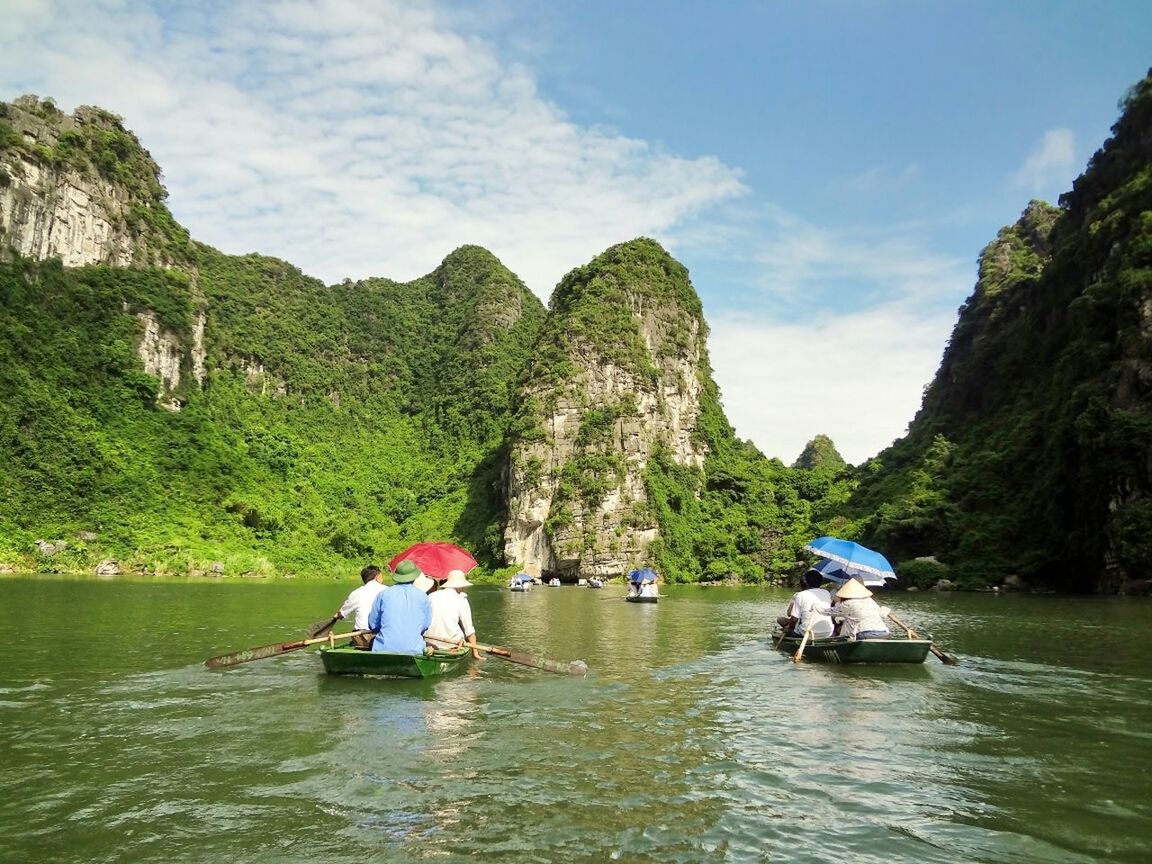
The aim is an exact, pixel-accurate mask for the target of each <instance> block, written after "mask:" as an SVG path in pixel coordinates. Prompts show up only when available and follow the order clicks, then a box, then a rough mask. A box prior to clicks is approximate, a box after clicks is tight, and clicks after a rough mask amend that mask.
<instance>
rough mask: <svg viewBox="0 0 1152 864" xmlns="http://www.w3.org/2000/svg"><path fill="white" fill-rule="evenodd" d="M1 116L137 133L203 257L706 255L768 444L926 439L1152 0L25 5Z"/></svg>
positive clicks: (403, 262)
mask: <svg viewBox="0 0 1152 864" xmlns="http://www.w3.org/2000/svg"><path fill="white" fill-rule="evenodd" d="M0 5H2V6H3V14H0V100H4V101H10V100H12V99H14V98H15V97H17V96H19V95H21V94H25V93H35V94H37V95H39V96H41V97H52V98H53V99H54V100H55V101H56V104H57V105H58V106H59V107H61V108H62V109H64V110H65V111H71V110H73V109H74V108H75V107H76V106H78V105H99V106H101V107H104V108H107V109H109V110H111V111H113V112H115V113H117V114H119V115H121V116H122V117H123V118H124V120H125V125H126V126H127V127H128V128H130V129H132V130H133V131H134V132H135V133H136V135H137V136H138V137H139V138H140V140H141V142H142V143H143V144H144V146H145V147H146V148H147V149H148V150H149V151H150V152H151V154H152V156H153V158H154V159H155V160H156V161H157V163H158V164H159V165H160V166H161V168H162V169H163V172H164V182H165V185H166V186H167V188H168V191H169V206H170V207H171V209H172V212H173V214H174V215H175V216H176V218H177V219H178V220H179V221H180V222H181V223H182V224H183V225H185V226H186V227H187V228H188V229H189V230H190V232H191V233H192V236H193V237H194V238H196V239H197V240H200V241H203V242H205V243H208V244H210V245H212V246H215V247H216V248H218V249H220V250H222V251H224V252H227V253H231V254H245V253H248V252H259V253H261V254H265V255H272V256H275V257H279V258H283V259H285V260H287V261H289V262H291V263H292V264H294V265H296V266H297V267H299V268H300V269H301V270H303V271H304V272H305V273H307V274H309V275H312V276H316V277H318V278H320V279H322V280H324V281H325V282H327V283H335V282H339V281H341V280H343V279H345V278H351V279H361V278H366V277H369V276H384V277H388V278H391V279H396V280H399V281H407V280H410V279H414V278H417V277H419V276H422V275H424V274H427V273H429V272H431V271H432V270H434V269H435V268H436V266H437V265H438V264H439V263H440V261H441V260H443V258H444V257H445V256H446V255H448V254H449V253H450V252H451V251H452V250H453V249H456V248H457V247H459V246H461V245H463V244H466V243H474V244H478V245H481V246H484V247H486V248H487V249H489V250H491V251H492V252H493V253H495V254H496V255H497V256H498V257H499V258H500V259H501V260H502V261H503V262H504V264H505V265H507V266H508V267H509V268H510V269H511V270H512V271H513V272H515V273H516V274H517V275H518V276H520V278H522V279H523V280H524V282H525V283H526V284H527V285H528V287H529V288H530V289H531V290H532V291H533V292H535V293H536V294H537V295H538V296H539V297H540V298H541V299H542V300H543V301H544V302H547V301H548V298H549V297H550V295H551V293H552V290H553V288H554V287H555V286H556V284H557V282H559V281H560V279H561V278H562V277H563V276H564V274H565V273H567V272H568V271H569V270H571V269H572V268H574V267H577V266H580V265H583V264H585V263H587V262H588V261H590V260H591V259H592V258H594V257H595V256H596V255H598V254H599V253H601V252H602V251H604V250H605V249H606V248H608V247H609V246H611V245H613V244H615V243H619V242H623V241H626V240H630V239H632V238H635V237H639V236H647V237H653V238H655V239H657V240H658V241H660V242H661V243H662V244H663V245H664V246H665V248H667V249H668V251H669V252H670V253H671V254H672V255H674V256H675V257H676V258H677V259H678V260H679V261H680V262H681V263H683V264H684V265H685V266H686V267H688V269H689V271H690V273H691V276H692V282H693V285H694V286H695V288H696V291H697V292H698V293H699V295H700V298H701V300H702V302H703V305H704V313H705V317H706V319H707V321H708V324H709V327H710V330H711V335H710V338H709V352H710V355H711V361H712V366H713V371H714V376H715V378H716V381H717V383H718V384H719V386H720V389H721V394H722V398H723V402H724V407H725V410H726V413H727V415H728V418H729V420H730V421H731V422H732V424H733V426H734V427H735V429H736V433H737V434H738V435H739V436H740V437H741V438H745V439H750V440H752V441H753V442H755V443H756V444H757V445H758V446H759V448H760V449H761V450H762V451H763V452H764V453H765V454H766V455H768V456H775V457H778V458H780V459H782V460H783V461H784V462H786V463H791V462H793V461H794V460H795V459H796V457H797V456H798V455H799V453H800V451H801V450H802V449H803V447H804V445H805V444H806V443H807V442H808V441H809V440H811V439H812V438H813V437H814V436H815V435H817V434H826V435H829V436H830V437H831V438H832V440H833V441H834V442H835V444H836V446H837V448H838V449H839V450H840V452H841V454H842V455H843V456H844V458H845V459H847V460H848V461H849V462H852V463H854V464H859V463H860V462H862V461H864V460H866V459H868V458H869V457H871V456H873V455H875V454H877V453H878V452H880V451H881V450H882V449H884V448H885V447H887V446H888V445H889V444H891V443H892V441H893V440H895V439H897V438H899V437H900V436H902V435H903V434H904V433H905V431H906V428H907V425H908V423H909V422H910V421H911V420H912V418H913V416H914V414H915V413H916V411H917V409H918V408H919V406H920V400H921V396H922V393H923V389H924V387H925V386H926V385H927V384H928V383H929V382H930V381H931V379H932V377H933V375H934V374H935V372H936V369H937V367H938V365H939V362H940V358H941V355H942V353H943V351H944V348H945V345H946V344H947V340H948V337H949V335H950V333H951V330H952V327H953V326H954V324H955V322H956V314H957V310H958V308H959V307H960V305H961V304H962V303H963V302H964V301H965V299H966V298H967V297H968V296H969V295H970V294H971V292H972V290H973V287H974V285H975V280H976V268H977V260H978V257H979V254H980V251H981V249H982V248H983V247H984V246H985V245H986V244H987V243H988V242H990V241H991V240H992V239H994V238H995V236H996V232H997V231H998V230H999V229H1000V228H1001V227H1003V226H1005V225H1008V224H1011V223H1012V222H1015V221H1016V219H1017V218H1019V216H1020V214H1021V213H1022V212H1023V210H1024V208H1025V207H1026V206H1027V204H1028V202H1029V200H1031V199H1032V198H1043V199H1045V200H1047V201H1050V202H1052V203H1055V202H1056V201H1057V199H1058V198H1059V196H1060V194H1061V193H1063V192H1065V191H1067V190H1068V189H1069V188H1070V187H1071V184H1072V182H1073V181H1074V180H1075V178H1076V177H1077V176H1078V175H1079V174H1080V173H1081V171H1082V170H1083V168H1084V166H1085V164H1086V163H1087V161H1088V159H1089V158H1090V157H1091V155H1092V154H1093V152H1095V150H1097V149H1098V148H1099V147H1100V145H1101V144H1102V143H1103V142H1104V141H1105V139H1106V138H1107V137H1108V135H1109V129H1110V127H1111V126H1112V124H1113V123H1114V122H1115V121H1116V119H1117V117H1118V103H1119V101H1120V99H1121V98H1122V97H1123V95H1124V93H1125V91H1126V90H1127V88H1129V87H1130V86H1131V85H1132V84H1134V83H1135V82H1136V81H1138V80H1139V79H1141V78H1142V77H1143V76H1144V75H1145V74H1146V73H1147V72H1148V69H1149V66H1150V65H1152V3H1147V2H1144V0H1109V2H1107V3H1090V2H1087V0H1079V2H1066V0H1035V2H1033V0H966V2H956V0H851V2H849V0H805V2H799V0H797V2H786V0H580V2H575V0H572V2H543V0H443V2H432V0H430V2H426V3H420V2H400V0H246V2H244V3H234V2H230V0H228V2H225V0H203V2H199V0H198V2H191V0H189V2H179V0H169V2H163V0H0Z"/></svg>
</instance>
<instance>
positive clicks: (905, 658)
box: [777, 636, 932, 663]
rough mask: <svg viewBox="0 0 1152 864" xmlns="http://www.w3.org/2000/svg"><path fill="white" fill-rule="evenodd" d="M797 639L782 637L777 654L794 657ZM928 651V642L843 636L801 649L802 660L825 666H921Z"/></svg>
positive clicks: (798, 640)
mask: <svg viewBox="0 0 1152 864" xmlns="http://www.w3.org/2000/svg"><path fill="white" fill-rule="evenodd" d="M800 639H801V637H799V636H786V637H785V638H784V639H783V640H782V641H781V642H780V644H779V645H778V646H777V647H778V648H779V649H780V650H781V651H784V652H786V653H788V654H795V653H796V649H797V648H799V647H800ZM931 647H932V640H931V639H862V640H860V641H856V640H855V639H848V638H845V637H843V636H837V637H832V638H829V639H809V640H808V642H807V643H806V644H805V645H804V655H803V657H804V659H805V660H824V661H826V662H829V663H923V662H924V660H925V659H926V658H927V657H928V651H929V650H930V649H931Z"/></svg>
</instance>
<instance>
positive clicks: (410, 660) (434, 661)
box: [320, 646, 472, 678]
mask: <svg viewBox="0 0 1152 864" xmlns="http://www.w3.org/2000/svg"><path fill="white" fill-rule="evenodd" d="M471 656H472V649H471V648H446V649H444V650H436V651H433V652H432V653H430V654H392V653H389V652H387V651H361V650H359V649H358V648H351V647H347V646H342V647H339V648H321V649H320V659H321V660H323V661H324V671H325V672H327V673H328V674H329V675H382V676H384V677H387V678H432V677H435V676H437V675H445V674H447V673H449V672H452V671H453V670H455V669H456V668H458V667H459V666H461V665H462V664H463V662H464V661H465V660H466V659H467V658H468V657H471Z"/></svg>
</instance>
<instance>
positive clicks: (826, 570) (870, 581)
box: [812, 558, 896, 587]
mask: <svg viewBox="0 0 1152 864" xmlns="http://www.w3.org/2000/svg"><path fill="white" fill-rule="evenodd" d="M812 569H813V570H815V571H816V572H817V573H819V574H820V575H821V576H823V577H824V578H825V579H827V580H828V581H829V582H836V583H837V584H841V585H842V584H844V583H845V582H847V581H848V580H849V579H856V580H859V581H860V582H863V583H864V584H865V585H867V586H869V587H876V586H879V587H883V586H884V585H885V583H886V581H887V580H888V579H895V578H896V577H895V576H874V575H873V574H871V573H865V572H864V571H863V570H857V569H856V568H855V567H853V566H852V565H851V564H841V563H840V562H838V561H830V560H829V559H827V558H824V559H822V560H820V561H817V562H816V563H815V564H813V565H812Z"/></svg>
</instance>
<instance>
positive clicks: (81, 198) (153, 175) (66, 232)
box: [0, 96, 186, 267]
mask: <svg viewBox="0 0 1152 864" xmlns="http://www.w3.org/2000/svg"><path fill="white" fill-rule="evenodd" d="M159 173H160V172H159V168H157V166H156V164H155V163H154V162H152V160H151V157H149V156H148V154H147V152H146V151H144V150H143V148H141V147H140V144H139V142H138V141H137V140H136V138H135V136H133V135H132V134H131V133H130V132H128V131H127V130H126V129H125V128H124V127H123V125H122V124H121V122H120V119H119V118H118V117H116V116H115V115H113V114H110V113H109V112H107V111H104V110H103V109H100V108H92V107H87V106H84V107H80V108H77V109H76V111H75V112H74V113H73V114H71V115H65V114H64V113H63V112H61V111H60V110H59V109H57V108H56V107H55V105H53V104H52V102H51V101H50V100H45V101H40V100H39V99H37V98H36V97H35V96H23V97H21V98H19V99H17V100H15V101H14V102H12V103H11V104H6V103H0V254H4V253H7V254H9V255H10V254H11V253H12V252H13V251H14V252H16V253H18V254H19V255H22V256H24V257H26V258H35V259H42V258H59V259H60V260H61V261H62V262H63V264H64V266H66V267H79V266H83V265H85V264H114V265H121V266H126V265H129V264H144V265H148V264H163V263H167V262H169V261H171V259H172V257H173V255H172V252H173V251H174V250H173V249H172V248H170V247H172V246H173V245H174V244H173V241H176V243H177V244H178V243H179V242H180V241H181V240H185V241H186V235H184V234H183V232H182V231H181V230H180V229H179V227H178V226H176V225H175V223H174V222H172V221H171V215H170V214H168V212H167V208H166V207H165V205H164V203H163V202H164V197H165V193H164V190H163V187H162V186H161V185H160V182H159V179H158V178H159ZM169 235H172V236H169Z"/></svg>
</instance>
